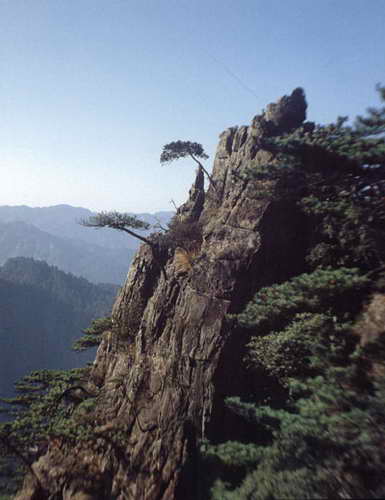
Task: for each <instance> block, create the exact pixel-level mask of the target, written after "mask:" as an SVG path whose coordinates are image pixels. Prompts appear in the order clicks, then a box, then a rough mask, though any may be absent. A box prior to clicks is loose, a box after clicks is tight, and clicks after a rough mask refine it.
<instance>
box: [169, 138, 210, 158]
mask: <svg viewBox="0 0 385 500" xmlns="http://www.w3.org/2000/svg"><path fill="white" fill-rule="evenodd" d="M186 156H189V157H192V158H201V159H202V160H207V159H208V155H207V154H206V153H205V152H204V149H203V147H202V145H201V144H199V143H198V142H190V141H175V142H170V143H169V144H166V145H165V146H163V151H162V154H161V155H160V163H169V162H172V161H174V160H179V159H180V158H185V157H186Z"/></svg>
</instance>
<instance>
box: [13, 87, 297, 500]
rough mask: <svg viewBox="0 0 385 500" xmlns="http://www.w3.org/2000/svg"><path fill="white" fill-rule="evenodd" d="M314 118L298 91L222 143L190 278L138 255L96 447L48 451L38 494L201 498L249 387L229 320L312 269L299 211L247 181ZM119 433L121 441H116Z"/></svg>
mask: <svg viewBox="0 0 385 500" xmlns="http://www.w3.org/2000/svg"><path fill="white" fill-rule="evenodd" d="M305 110H306V102H305V98H304V95H303V92H302V90H301V89H296V90H295V91H294V92H293V93H292V94H291V96H285V97H283V98H282V99H281V100H279V101H278V102H277V103H276V104H273V105H270V106H269V107H268V108H267V111H266V113H264V114H262V115H260V116H257V117H255V118H254V120H253V122H252V125H251V126H250V127H246V126H242V127H239V128H237V127H234V128H230V129H228V130H227V131H225V132H224V133H223V134H222V135H221V136H220V142H219V145H218V150H217V154H216V158H215V162H214V168H213V173H212V177H213V181H214V183H215V189H214V188H213V187H212V186H210V187H209V189H208V191H207V192H206V193H205V192H204V190H203V177H202V172H201V171H198V178H197V181H196V183H195V184H194V187H193V189H192V190H191V192H190V195H191V196H190V199H189V200H188V201H187V202H186V204H185V205H184V206H183V207H181V209H180V210H179V212H178V215H177V217H179V216H180V217H182V216H183V220H184V221H185V222H186V223H188V220H189V217H190V219H191V220H194V221H199V223H200V224H201V227H202V235H201V236H202V237H201V243H200V247H199V249H198V251H196V252H195V253H194V256H193V257H192V262H191V266H190V267H188V268H186V272H183V273H181V272H180V265H179V267H178V262H177V260H178V258H179V260H180V251H179V257H178V252H176V251H169V252H168V253H167V252H166V254H165V257H164V262H162V264H163V265H164V268H165V269H166V272H167V279H166V278H165V276H164V274H163V273H162V272H161V269H160V266H159V264H158V263H157V261H156V260H154V258H153V255H152V251H151V249H150V248H149V247H148V246H146V245H143V246H142V247H141V248H140V250H139V251H138V253H137V255H136V257H135V259H134V261H133V263H132V265H131V268H130V270H129V273H128V277H127V281H126V284H125V286H124V287H123V289H122V291H121V293H120V295H119V296H118V298H117V300H116V303H115V305H114V309H113V325H114V326H113V330H112V332H108V333H106V335H105V338H104V340H103V342H102V344H101V345H100V347H99V349H98V352H97V357H96V360H95V363H94V366H93V369H92V373H91V378H90V387H92V388H93V390H98V391H99V395H98V398H97V406H96V409H95V411H94V414H93V419H94V422H95V435H97V436H99V438H98V439H97V440H94V442H93V443H89V442H79V444H78V445H77V446H75V447H74V448H73V447H72V448H71V449H70V448H69V447H68V446H67V445H66V444H65V443H64V444H62V445H60V446H57V445H56V446H53V445H52V446H50V447H49V449H48V452H47V454H46V455H45V456H43V457H41V458H40V459H39V461H38V462H37V463H35V464H34V465H33V469H34V471H35V474H36V476H37V477H38V478H39V482H40V485H41V487H42V490H41V493H40V494H41V495H43V492H44V495H46V497H48V498H52V499H53V498H55V499H56V498H64V499H75V498H77V499H80V498H117V499H120V500H121V499H138V500H139V499H146V500H153V499H154V500H155V499H159V500H160V499H173V498H183V499H186V500H187V499H189V498H190V499H195V498H199V481H197V476H198V475H199V471H198V470H197V464H196V461H195V458H196V447H197V442H198V439H200V438H203V437H208V438H210V439H215V435H216V433H217V432H218V431H219V430H220V432H221V434H222V435H224V434H225V435H226V433H227V435H229V436H231V435H232V433H233V432H234V430H235V429H234V427H233V423H234V422H233V421H232V417H231V416H229V415H227V414H226V411H225V409H224V405H223V397H224V395H231V394H240V393H241V391H242V390H243V391H246V390H247V383H248V381H247V379H244V378H242V377H243V375H242V371H241V369H240V367H239V365H240V363H239V356H240V352H241V350H242V342H243V341H242V338H243V337H242V336H239V335H237V333H236V332H233V331H232V328H231V320H229V319H228V316H227V315H228V313H234V312H238V311H240V310H241V309H242V307H243V306H244V305H245V302H246V301H247V300H248V299H249V298H250V297H251V295H252V294H253V293H254V292H255V290H256V289H257V288H259V287H260V286H265V285H268V284H271V283H273V282H277V281H283V280H285V279H288V278H289V277H290V276H292V275H294V274H297V273H298V272H300V271H301V270H302V268H303V265H304V264H303V256H304V253H305V243H306V242H305V237H306V235H305V234H304V230H303V229H304V228H303V221H302V219H301V216H300V215H299V213H298V212H297V209H296V207H295V206H291V205H290V204H289V202H287V203H280V204H278V203H276V202H272V201H269V200H266V198H263V197H261V196H259V195H258V191H259V190H260V189H263V188H262V187H261V186H259V184H258V182H256V181H252V180H248V179H246V178H244V176H243V175H242V173H244V172H245V170H246V169H247V168H248V167H250V166H251V165H256V164H258V163H259V164H266V163H267V162H268V161H274V158H273V156H272V153H270V152H269V151H266V150H263V149H261V143H262V141H261V139H263V138H264V137H266V136H269V135H277V134H278V133H279V134H282V133H284V132H285V131H290V130H291V129H292V128H293V127H295V126H298V125H300V123H301V122H302V121H303V120H304V118H305ZM111 431H113V432H114V433H115V435H116V436H119V438H118V439H115V440H111V438H108V439H107V437H106V436H107V435H108V436H111ZM237 431H239V432H241V429H237ZM108 433H110V434H108ZM28 481H29V482H30V483H31V481H33V479H32V478H29V479H28ZM37 488H38V487H37V486H36V487H35V495H36V494H37V491H38V489H37ZM27 491H28V485H27V484H26V486H25V488H24V492H22V493H20V495H19V497H18V498H19V499H27V498H29V499H30V498H33V493H31V492H29V493H27ZM29 491H31V490H29ZM55 495H56V496H55Z"/></svg>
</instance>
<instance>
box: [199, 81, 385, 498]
mask: <svg viewBox="0 0 385 500" xmlns="http://www.w3.org/2000/svg"><path fill="white" fill-rule="evenodd" d="M378 90H379V93H380V97H381V98H382V100H383V101H385V88H379V89H378ZM346 121H347V120H346V118H339V119H338V120H337V122H336V123H335V124H331V125H328V126H316V125H314V124H311V123H305V124H304V125H303V126H302V127H300V128H299V129H296V130H294V131H293V132H291V133H290V134H288V135H286V136H283V137H278V138H274V139H272V140H270V141H266V143H265V144H264V147H266V148H268V149H270V150H271V151H272V152H273V153H274V155H275V159H276V160H277V159H278V162H277V161H276V162H275V163H274V165H264V166H258V167H253V166H251V168H250V171H249V173H248V176H249V178H250V177H251V178H254V179H256V180H258V181H259V183H258V186H259V193H258V196H261V197H265V196H269V197H271V198H272V199H273V200H282V199H291V200H292V201H293V202H295V203H296V204H297V205H298V206H299V207H301V209H302V210H303V213H304V214H305V215H306V217H307V219H308V222H309V224H308V226H307V227H309V228H311V229H310V232H309V242H310V243H309V249H308V255H307V266H308V272H306V273H304V274H302V275H299V276H296V277H294V278H293V279H291V280H290V281H287V282H285V283H280V284H275V285H273V286H270V287H266V288H262V289H260V290H258V291H257V293H256V295H255V297H254V299H253V300H252V301H251V302H250V303H249V304H248V305H247V306H246V308H245V309H244V311H243V312H242V313H241V314H240V315H238V317H237V320H238V323H239V325H240V326H242V327H243V328H244V331H245V335H250V341H249V343H248V352H247V355H246V358H245V359H244V360H242V361H241V360H240V362H243V363H245V366H246V367H247V369H248V371H249V374H250V377H255V378H256V379H257V378H258V377H265V378H266V379H270V380H271V381H273V383H274V384H275V387H280V388H281V390H283V391H284V394H286V396H285V398H283V399H282V397H277V395H275V394H274V392H273V393H272V394H270V398H269V399H268V400H266V399H264V397H263V396H262V395H261V394H258V393H257V392H256V393H253V394H250V397H249V399H248V400H247V401H241V400H240V399H239V398H237V397H233V398H229V399H227V405H228V406H229V408H230V409H231V410H232V411H234V412H235V413H237V414H238V415H240V416H241V417H242V418H243V419H245V420H247V421H248V422H249V423H251V424H252V425H253V424H255V429H256V432H255V435H250V439H249V442H247V443H239V442H225V443H222V444H216V445H211V444H208V443H204V445H202V453H203V456H204V457H205V460H206V464H207V469H206V472H207V475H208V477H209V481H211V483H212V488H211V497H212V498H213V499H216V500H219V499H220V500H224V499H225V500H226V499H231V500H238V499H239V500H243V499H255V500H268V499H269V500H273V499H282V498H290V499H291V498H303V499H305V498H308V499H312V498H383V497H384V496H385V450H384V446H383V443H384V438H385V436H384V428H385V382H384V378H383V374H384V373H385V366H384V365H385V340H384V333H382V335H381V332H378V335H377V336H376V338H374V339H372V340H371V342H368V343H365V342H361V343H360V342H359V339H360V337H361V338H364V332H361V331H360V328H363V327H362V326H360V325H362V322H361V323H360V322H358V317H359V314H360V312H361V311H363V310H364V309H365V307H366V305H367V304H368V303H369V302H370V300H371V296H372V294H373V293H374V292H376V291H377V292H378V291H383V290H384V286H383V283H384V270H385V268H384V260H385V203H384V199H385V141H384V132H385V107H382V108H379V109H375V108H371V109H369V110H368V114H367V116H365V117H359V118H358V119H357V120H356V122H355V124H354V125H353V126H348V125H346ZM261 186H262V187H261ZM271 387H274V385H271ZM261 426H262V428H264V429H265V433H263V436H262V435H261V431H260V429H261ZM266 436H267V437H268V439H267V441H268V442H267V444H266Z"/></svg>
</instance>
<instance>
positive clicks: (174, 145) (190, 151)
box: [160, 141, 215, 190]
mask: <svg viewBox="0 0 385 500" xmlns="http://www.w3.org/2000/svg"><path fill="white" fill-rule="evenodd" d="M186 157H190V158H192V159H193V160H194V161H195V163H197V165H198V167H199V168H200V169H202V171H203V172H204V173H205V175H206V176H207V178H208V180H209V182H210V184H211V185H212V187H213V188H214V190H215V183H214V181H213V178H212V177H211V175H210V174H209V173H208V171H207V170H206V169H205V167H204V166H203V165H202V163H201V162H200V161H199V159H198V158H200V159H202V160H207V159H208V157H209V156H208V155H207V154H206V153H205V151H204V149H203V146H202V145H201V144H199V143H198V142H190V141H174V142H170V143H169V144H166V145H165V146H163V151H162V154H161V155H160V163H162V164H163V163H171V162H172V161H174V160H179V159H180V158H186Z"/></svg>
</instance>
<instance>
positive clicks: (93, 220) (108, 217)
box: [79, 211, 167, 279]
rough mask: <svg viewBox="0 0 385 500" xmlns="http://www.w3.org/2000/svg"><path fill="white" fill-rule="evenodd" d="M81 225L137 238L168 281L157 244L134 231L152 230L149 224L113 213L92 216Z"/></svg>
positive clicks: (135, 218) (83, 220) (133, 217)
mask: <svg viewBox="0 0 385 500" xmlns="http://www.w3.org/2000/svg"><path fill="white" fill-rule="evenodd" d="M79 223H80V224H81V225H82V226H85V227H93V228H95V229H99V228H101V227H109V228H111V229H117V230H118V231H123V232H125V233H127V234H129V235H131V236H133V237H134V238H137V239H138V240H140V241H142V242H143V243H145V244H146V245H148V246H149V247H150V248H151V250H152V254H153V256H154V259H155V261H156V262H157V264H158V265H159V267H160V269H161V271H162V273H163V275H164V277H165V278H166V279H167V274H166V271H165V269H164V266H163V265H162V264H161V262H160V260H159V252H158V249H157V247H156V245H155V243H154V242H153V241H151V240H150V239H148V238H146V237H144V236H142V235H140V234H138V233H137V232H136V231H134V229H135V230H139V231H140V230H145V229H150V227H151V225H150V224H149V223H148V222H144V221H142V220H140V219H138V218H137V217H136V216H134V215H129V214H127V213H120V212H116V211H112V212H99V213H97V214H96V215H91V216H90V217H88V218H87V219H81V220H80V221H79Z"/></svg>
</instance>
